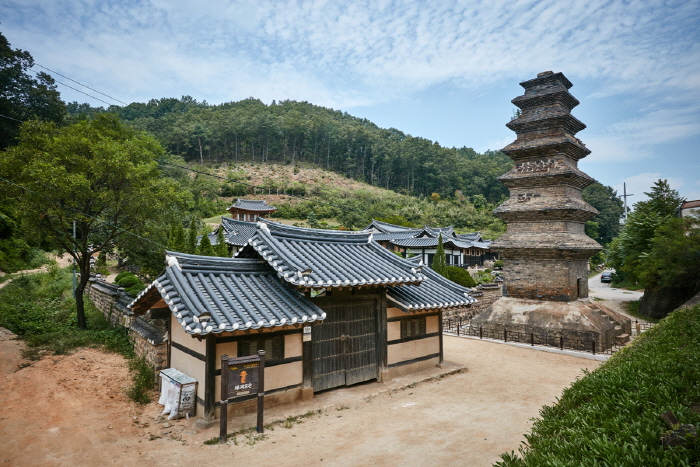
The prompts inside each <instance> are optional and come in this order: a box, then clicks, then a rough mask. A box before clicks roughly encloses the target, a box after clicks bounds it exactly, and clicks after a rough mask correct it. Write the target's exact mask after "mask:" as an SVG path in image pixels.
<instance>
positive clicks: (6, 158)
mask: <svg viewBox="0 0 700 467" xmlns="http://www.w3.org/2000/svg"><path fill="white" fill-rule="evenodd" d="M161 157H164V151H163V148H162V147H161V146H160V145H159V144H158V143H157V142H156V141H155V140H154V139H153V138H152V137H150V136H147V135H145V134H142V133H138V132H136V131H134V130H133V129H130V128H128V127H126V126H124V125H123V124H122V123H121V122H120V121H119V120H118V118H117V117H115V116H113V115H99V116H97V117H96V118H95V119H94V120H91V121H83V122H79V123H77V124H74V125H70V126H67V127H63V128H58V127H57V126H56V124H54V123H42V122H39V121H36V120H32V121H29V122H26V123H24V124H23V125H22V128H21V132H20V136H19V144H18V145H17V146H13V147H11V148H9V149H8V150H7V151H6V152H5V153H4V154H3V155H2V157H0V176H1V177H2V178H4V179H7V180H9V181H10V182H12V183H13V184H8V183H4V182H2V181H0V183H3V185H4V186H3V192H4V193H3V194H4V196H5V197H6V200H7V201H8V202H11V203H14V204H15V205H16V209H17V212H18V213H20V215H21V219H20V221H21V223H22V228H23V230H24V231H25V232H31V234H32V235H33V236H35V237H38V238H42V239H44V240H45V241H46V243H47V244H48V245H50V246H51V247H53V248H57V249H59V250H61V251H64V252H67V253H69V254H70V255H71V256H72V257H73V258H74V259H75V261H76V263H77V265H78V268H79V270H80V281H79V282H78V284H77V287H76V291H75V301H76V311H77V318H78V327H79V328H80V329H85V328H86V321H85V312H84V302H83V292H84V290H85V287H86V286H87V284H88V281H89V279H90V258H91V257H92V255H93V254H94V253H97V252H100V251H102V250H110V249H112V248H113V247H114V246H117V247H119V246H120V245H121V244H122V242H123V241H124V240H125V239H127V238H130V239H138V241H139V242H146V240H143V239H139V237H135V236H132V235H128V233H131V234H135V235H138V234H141V233H143V232H147V231H148V230H149V229H154V230H157V229H156V227H158V228H160V224H158V226H156V223H161V224H162V223H164V222H165V220H166V219H167V220H168V221H169V218H171V217H170V216H172V214H173V206H178V205H180V204H181V203H182V201H183V194H182V192H181V190H179V189H178V186H177V184H176V183H174V182H172V181H168V180H165V179H162V178H161V174H160V172H159V169H158V163H157V162H156V161H155V160H154V159H156V158H161ZM74 223H75V224H74ZM73 225H75V227H76V236H75V238H74V236H73ZM154 226H156V227H154ZM157 248H159V249H160V251H161V254H162V248H163V246H162V245H157Z"/></svg>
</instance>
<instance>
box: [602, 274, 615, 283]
mask: <svg viewBox="0 0 700 467" xmlns="http://www.w3.org/2000/svg"><path fill="white" fill-rule="evenodd" d="M612 276H613V273H612V272H604V273H603V274H601V275H600V282H612Z"/></svg>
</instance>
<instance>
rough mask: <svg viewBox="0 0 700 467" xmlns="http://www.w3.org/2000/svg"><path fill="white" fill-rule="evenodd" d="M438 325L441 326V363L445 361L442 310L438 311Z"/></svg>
mask: <svg viewBox="0 0 700 467" xmlns="http://www.w3.org/2000/svg"><path fill="white" fill-rule="evenodd" d="M438 325H439V326H440V363H442V361H443V356H444V355H443V351H442V310H440V311H439V312H438Z"/></svg>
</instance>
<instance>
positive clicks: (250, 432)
mask: <svg viewBox="0 0 700 467" xmlns="http://www.w3.org/2000/svg"><path fill="white" fill-rule="evenodd" d="M344 408H349V407H347V406H343V408H341V409H338V410H343V409H344ZM322 413H323V409H318V410H309V411H308V412H306V413H303V414H301V415H294V416H289V417H287V418H285V419H278V420H273V421H271V422H270V423H268V424H266V425H265V426H264V427H263V428H264V429H265V430H266V431H274V430H275V427H277V426H281V427H282V428H287V429H290V428H293V427H294V425H298V424H301V423H304V421H305V420H306V419H309V418H314V417H318V416H320V415H321V414H322ZM238 436H242V437H243V441H245V443H246V444H249V445H253V444H255V443H257V442H258V441H264V440H266V439H267V435H266V434H264V433H257V428H256V427H254V426H250V427H248V428H241V429H240V430H236V431H232V432H231V433H227V434H226V437H227V438H228V440H229V441H230V442H232V443H233V444H235V445H236V446H238V438H237V437H238ZM292 436H295V435H292ZM204 444H207V445H214V444H219V437H218V436H217V437H216V438H211V439H208V440H206V441H204Z"/></svg>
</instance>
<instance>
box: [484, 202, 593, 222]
mask: <svg viewBox="0 0 700 467" xmlns="http://www.w3.org/2000/svg"><path fill="white" fill-rule="evenodd" d="M551 200H552V198H547V199H546V201H543V202H534V203H533V202H528V203H510V202H509V201H507V202H506V203H504V204H502V205H500V206H499V207H497V208H496V209H494V211H493V213H494V214H495V215H496V216H497V217H498V218H500V219H502V220H503V221H504V222H506V223H508V222H552V221H555V222H560V221H561V222H586V221H588V220H591V219H593V218H594V217H595V216H596V215H598V210H597V209H596V208H594V207H593V206H591V205H590V204H588V203H586V202H585V201H578V200H572V199H570V198H569V199H567V200H566V201H563V202H557V203H556V204H553V203H551Z"/></svg>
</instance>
